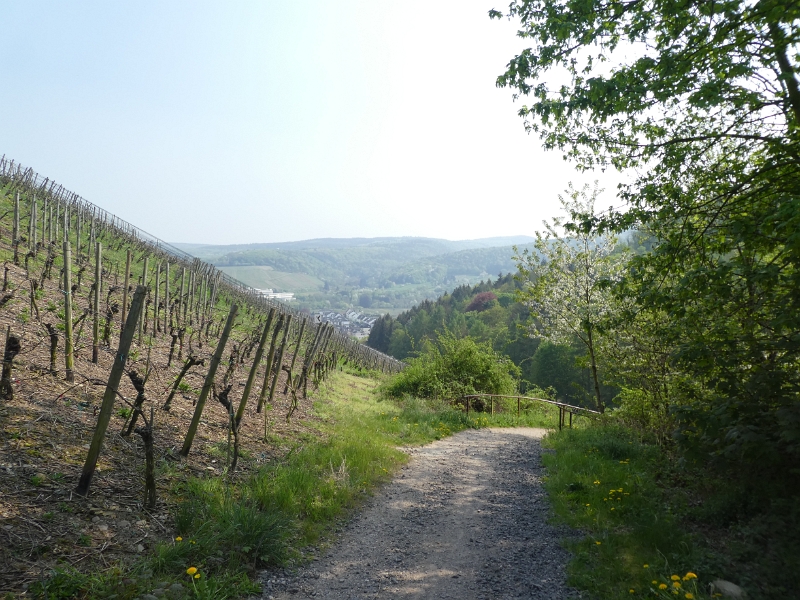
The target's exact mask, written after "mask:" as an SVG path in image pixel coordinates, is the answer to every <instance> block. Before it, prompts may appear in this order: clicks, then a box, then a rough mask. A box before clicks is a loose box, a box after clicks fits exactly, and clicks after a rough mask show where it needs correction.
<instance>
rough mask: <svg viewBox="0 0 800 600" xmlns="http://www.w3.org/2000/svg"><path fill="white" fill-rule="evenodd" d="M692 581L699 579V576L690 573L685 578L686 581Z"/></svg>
mask: <svg viewBox="0 0 800 600" xmlns="http://www.w3.org/2000/svg"><path fill="white" fill-rule="evenodd" d="M690 579H697V575H695V574H694V573H692V572H691V571H689V572H688V573H687V574H686V575H684V576H683V580H684V581H689V580H690Z"/></svg>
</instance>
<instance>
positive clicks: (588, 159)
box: [490, 0, 800, 473]
mask: <svg viewBox="0 0 800 600" xmlns="http://www.w3.org/2000/svg"><path fill="white" fill-rule="evenodd" d="M490 14H491V16H493V17H496V18H497V17H501V16H503V14H502V13H500V12H498V11H492V12H491V13H490ZM505 15H506V16H508V17H509V18H512V19H518V20H519V21H520V29H519V35H520V36H521V37H522V38H523V39H525V40H526V41H530V43H531V46H530V48H528V49H526V50H524V51H523V52H521V53H520V54H519V55H517V56H516V57H514V58H513V59H512V60H511V61H510V62H509V64H508V67H507V69H506V71H505V73H503V74H502V75H500V77H499V78H498V80H497V83H498V85H499V86H507V87H511V88H513V89H514V90H515V92H516V98H517V99H518V100H521V101H523V102H525V104H523V105H522V107H521V108H520V111H519V112H520V114H521V116H522V117H524V119H525V123H526V126H527V127H528V128H529V130H530V131H533V132H536V133H538V134H539V135H540V136H541V139H542V140H543V142H544V145H545V146H546V147H548V148H552V149H559V150H561V151H563V152H564V153H565V155H566V157H567V158H569V159H570V160H573V161H574V162H575V163H576V165H577V166H578V167H579V168H584V169H591V168H596V167H609V166H611V167H614V168H617V169H621V170H628V172H631V173H633V177H632V181H631V182H630V183H629V184H625V185H622V186H620V189H619V191H618V196H619V200H620V201H621V203H620V204H621V207H619V208H617V209H611V210H609V211H608V212H606V213H604V214H601V215H590V214H586V213H584V214H578V213H575V214H573V223H572V226H571V229H572V231H573V232H579V231H594V232H597V233H602V232H606V231H609V230H613V231H618V232H622V231H625V230H628V229H630V228H635V229H638V230H640V231H643V232H646V233H647V234H648V235H650V236H652V237H653V239H654V240H655V243H654V244H653V246H652V248H651V249H650V251H649V252H646V253H644V254H642V255H640V256H638V257H636V258H635V259H634V260H633V261H632V263H631V265H630V268H629V269H628V271H627V273H626V277H624V278H623V279H622V282H621V283H620V285H619V287H618V288H617V292H618V293H619V294H620V295H621V296H624V297H626V298H628V299H633V300H634V301H635V302H634V303H633V305H632V307H631V308H630V309H629V310H630V313H631V314H630V316H631V318H633V317H636V318H639V319H640V321H639V322H641V323H643V324H647V325H648V326H649V327H650V328H651V331H650V333H651V334H652V335H650V338H651V339H659V340H662V341H663V347H664V348H667V349H668V351H669V353H670V356H669V360H670V364H671V365H672V368H674V369H677V370H680V371H681V372H682V373H683V375H684V377H678V378H677V380H681V381H684V382H688V381H691V382H692V385H685V386H684V387H683V389H682V390H681V394H682V399H681V402H679V403H678V404H679V406H677V407H674V410H673V411H672V412H673V414H675V415H677V416H679V417H680V419H681V430H680V437H681V439H682V440H683V441H684V442H685V443H686V444H687V446H689V447H694V448H696V449H698V450H700V451H701V452H702V453H703V454H704V455H705V456H713V457H716V458H719V459H722V460H723V461H732V462H733V463H735V464H741V463H742V461H743V460H746V461H752V462H753V464H754V465H755V464H757V465H759V468H762V469H763V468H764V466H765V465H768V464H771V465H774V466H776V465H784V466H785V465H786V464H787V463H793V462H796V459H797V458H800V400H799V397H800V335H798V331H800V293H798V290H800V160H798V132H800V127H799V126H800V87H799V86H798V79H797V65H798V62H799V61H800V57H799V56H798V43H799V42H800V33H799V32H798V18H800V3H798V2H797V1H786V0H760V1H756V2H743V1H727V2H726V1H723V2H700V1H696V0H689V1H677V2H675V1H670V2H664V1H653V0H649V1H638V0H634V1H628V2H618V1H605V0H602V1H601V0H518V1H514V2H512V3H511V4H510V5H509V7H508V9H507V11H506V12H505ZM559 79H563V81H564V83H563V84H561V85H557V86H554V85H552V84H551V83H550V82H552V81H558V80H559ZM642 313H649V314H650V315H651V318H644V319H642V318H641V314H642ZM621 320H624V319H621ZM672 397H673V399H674V396H672ZM775 472H776V473H778V472H780V469H776V471H775Z"/></svg>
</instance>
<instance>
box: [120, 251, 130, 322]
mask: <svg viewBox="0 0 800 600" xmlns="http://www.w3.org/2000/svg"><path fill="white" fill-rule="evenodd" d="M130 284H131V249H130V248H128V251H127V252H126V253H125V286H124V287H123V289H122V321H121V322H122V325H123V326H124V325H125V318H126V317H127V316H128V287H129V286H130Z"/></svg>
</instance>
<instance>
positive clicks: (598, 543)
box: [595, 542, 603, 546]
mask: <svg viewBox="0 0 800 600" xmlns="http://www.w3.org/2000/svg"><path fill="white" fill-rule="evenodd" d="M602 543H603V542H595V544H597V545H598V546H599V545H600V544H602Z"/></svg>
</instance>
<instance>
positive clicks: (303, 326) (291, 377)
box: [283, 319, 306, 394]
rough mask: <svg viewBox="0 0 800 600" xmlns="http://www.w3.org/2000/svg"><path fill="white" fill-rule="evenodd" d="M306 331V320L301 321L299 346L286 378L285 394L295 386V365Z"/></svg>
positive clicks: (295, 350)
mask: <svg viewBox="0 0 800 600" xmlns="http://www.w3.org/2000/svg"><path fill="white" fill-rule="evenodd" d="M305 329H306V319H302V320H301V321H300V333H298V334H297V346H295V349H294V354H293V355H292V362H291V364H290V365H289V376H288V377H287V378H286V385H285V386H284V388H283V393H284V394H286V392H287V391H288V389H289V386H290V385H292V386H293V385H294V363H296V362H297V355H298V354H300V343H301V342H302V341H303V333H304V332H305Z"/></svg>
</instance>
